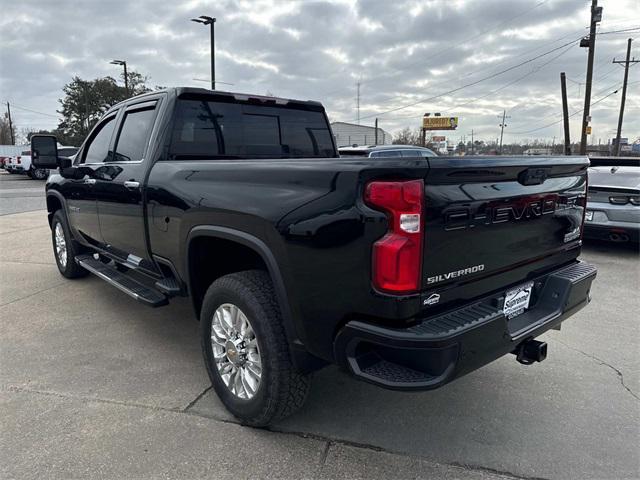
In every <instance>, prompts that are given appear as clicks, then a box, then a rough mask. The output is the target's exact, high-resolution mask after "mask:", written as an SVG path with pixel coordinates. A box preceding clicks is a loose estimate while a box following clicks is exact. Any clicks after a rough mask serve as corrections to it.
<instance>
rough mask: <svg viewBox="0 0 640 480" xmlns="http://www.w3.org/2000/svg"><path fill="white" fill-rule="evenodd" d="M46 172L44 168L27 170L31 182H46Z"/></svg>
mask: <svg viewBox="0 0 640 480" xmlns="http://www.w3.org/2000/svg"><path fill="white" fill-rule="evenodd" d="M47 173H48V172H47V170H46V169H44V168H31V169H30V170H29V176H30V177H31V178H32V179H33V180H46V179H47V177H48V174H47Z"/></svg>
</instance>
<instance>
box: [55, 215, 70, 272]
mask: <svg viewBox="0 0 640 480" xmlns="http://www.w3.org/2000/svg"><path fill="white" fill-rule="evenodd" d="M54 232H55V241H56V256H57V257H58V262H60V266H62V268H65V267H66V266H67V241H66V240H65V238H64V230H63V229H62V224H60V223H56V227H55V230H54Z"/></svg>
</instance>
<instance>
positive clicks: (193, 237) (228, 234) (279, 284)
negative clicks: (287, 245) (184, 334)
mask: <svg viewBox="0 0 640 480" xmlns="http://www.w3.org/2000/svg"><path fill="white" fill-rule="evenodd" d="M202 239H209V240H212V241H222V242H225V243H226V244H227V245H237V246H241V247H242V248H243V249H246V250H244V251H250V252H253V254H254V255H256V258H258V259H259V260H260V262H261V263H262V265H263V266H264V269H265V270H266V271H267V273H268V274H269V276H270V277H271V281H272V282H273V287H274V289H275V291H276V296H277V300H278V304H279V306H280V312H281V313H282V319H283V322H284V327H285V331H286V333H287V337H288V339H289V342H290V343H300V340H299V338H298V334H297V331H296V328H295V325H294V323H293V316H292V313H291V308H290V305H289V302H288V299H287V294H286V288H285V284H284V280H283V277H282V273H281V271H280V267H279V266H278V262H277V261H276V258H275V256H274V255H273V252H272V251H271V250H270V249H269V247H268V246H267V245H266V244H265V243H264V242H263V241H262V240H261V239H259V238H258V237H255V236H254V235H251V234H249V233H246V232H242V231H240V230H235V229H231V228H227V227H218V226H210V225H202V226H197V227H194V228H192V229H191V231H190V232H189V235H188V237H187V242H186V247H187V248H186V258H185V263H186V265H185V272H186V273H187V275H186V277H187V278H186V281H187V285H188V289H189V294H190V296H191V297H192V302H193V306H194V309H195V311H196V314H197V315H198V316H199V315H200V308H201V306H202V296H203V295H202V296H201V293H202V287H199V286H198V285H195V284H194V280H195V279H196V277H197V275H195V273H196V272H195V271H196V269H197V267H196V266H195V265H194V260H196V259H195V253H196V248H197V247H196V245H197V242H198V241H202ZM236 271H239V270H236ZM226 273H231V272H230V271H226V272H224V273H223V274H226ZM216 278H219V276H217V277H216ZM214 280H215V278H214ZM209 284H210V283H209ZM208 286H209V285H206V287H205V288H204V291H205V292H206V288H208Z"/></svg>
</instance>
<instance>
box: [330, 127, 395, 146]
mask: <svg viewBox="0 0 640 480" xmlns="http://www.w3.org/2000/svg"><path fill="white" fill-rule="evenodd" d="M331 130H333V136H334V137H335V139H336V145H337V146H338V147H348V146H352V145H390V144H391V141H392V136H391V134H390V133H389V132H387V131H385V130H383V129H381V128H378V141H377V143H376V129H375V127H369V126H367V125H357V124H355V123H346V122H333V123H332V124H331Z"/></svg>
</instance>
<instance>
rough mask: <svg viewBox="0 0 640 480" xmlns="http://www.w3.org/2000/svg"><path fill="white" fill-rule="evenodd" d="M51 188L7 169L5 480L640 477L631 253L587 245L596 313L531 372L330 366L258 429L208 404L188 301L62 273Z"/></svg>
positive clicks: (0, 252) (569, 329)
mask: <svg viewBox="0 0 640 480" xmlns="http://www.w3.org/2000/svg"><path fill="white" fill-rule="evenodd" d="M43 188H44V187H43V182H37V181H33V180H29V179H27V177H16V176H9V175H8V174H6V173H5V172H0V306H1V309H0V325H1V327H0V328H1V330H0V332H1V333H0V385H1V389H0V405H1V407H0V415H1V425H2V428H1V429H0V478H43V477H46V478H72V477H74V478H75V477H87V478H91V477H99V478H151V477H153V478H156V477H162V478H165V477H166V478H203V477H214V478H227V477H233V478H247V477H279V478H300V477H305V478H320V477H322V478H527V479H531V478H553V479H566V478H576V479H584V478H607V479H608V478H612V479H613V478H615V479H618V478H639V477H640V453H639V450H638V445H639V444H640V360H639V356H638V351H640V350H639V348H638V346H639V343H640V320H639V315H638V311H640V300H639V295H638V292H639V287H640V268H639V267H640V263H639V261H638V260H639V257H638V254H637V252H636V251H634V250H633V249H630V248H622V247H620V246H615V245H606V244H588V245H586V246H585V248H584V250H583V258H584V259H585V260H588V261H590V262H592V263H595V264H596V265H597V266H598V268H599V273H598V278H597V279H596V282H595V284H594V288H593V291H592V295H593V302H592V304H591V305H590V306H588V307H587V308H586V309H584V310H583V311H581V312H580V313H578V314H577V315H576V316H574V317H572V318H571V319H570V320H569V321H568V322H566V323H565V325H564V326H563V328H562V331H560V332H558V331H552V332H549V333H548V334H546V335H545V336H544V340H545V341H547V342H548V343H549V355H548V358H547V360H546V361H545V362H543V363H541V364H537V365H533V366H529V367H524V366H522V365H520V364H518V363H517V362H516V361H515V359H514V357H512V356H507V357H504V358H502V359H500V360H499V361H497V362H495V363H493V364H491V365H489V366H487V367H485V368H483V369H481V370H478V371H476V372H474V373H472V374H470V375H468V376H466V377H464V378H462V379H459V380H457V381H455V382H454V383H452V384H450V385H448V386H446V387H445V388H443V389H440V390H437V391H434V392H427V393H397V392H391V391H385V390H382V389H378V388H376V387H373V386H370V385H368V384H365V383H361V382H358V381H356V380H354V379H352V378H351V377H349V376H348V375H346V374H345V373H343V372H341V371H339V370H338V369H337V368H334V367H329V368H326V369H324V370H322V371H321V372H318V373H317V374H316V376H315V379H314V384H313V388H312V391H311V394H310V397H309V400H308V401H307V404H306V405H305V407H304V408H303V409H302V410H301V411H300V412H298V413H297V414H296V415H294V416H293V417H291V418H289V419H287V420H286V421H284V422H282V423H281V424H278V425H276V426H275V427H273V428H272V429H271V430H269V431H267V430H257V429H251V428H246V427H242V426H240V425H238V424H237V423H236V421H235V420H234V419H233V418H232V417H231V416H230V415H229V414H227V413H226V411H225V410H224V409H223V407H222V405H221V403H220V402H219V401H218V400H217V398H216V397H215V395H214V394H213V392H212V391H211V390H210V388H209V387H210V384H209V380H208V377H207V374H206V371H205V368H204V364H203V361H202V358H201V354H200V347H199V339H198V335H197V324H196V322H195V321H194V317H193V314H192V311H191V308H190V305H189V302H188V301H187V300H177V301H173V302H172V303H171V305H169V306H168V307H164V308H160V309H150V308H148V307H145V306H143V305H141V304H139V303H137V302H135V301H134V300H131V299H129V298H128V297H126V296H124V295H123V294H121V293H120V292H118V291H117V290H116V289H114V288H112V287H110V286H109V285H107V284H105V283H104V282H102V281H100V280H99V279H97V278H94V277H88V278H85V279H81V280H76V281H70V280H65V279H64V278H63V277H61V276H60V275H59V274H58V271H57V269H56V266H55V262H54V258H53V253H52V250H51V241H50V233H49V228H48V225H47V221H46V214H45V212H44V210H42V209H43V208H44V199H43ZM31 210H33V211H31ZM17 212H20V213H17Z"/></svg>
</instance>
